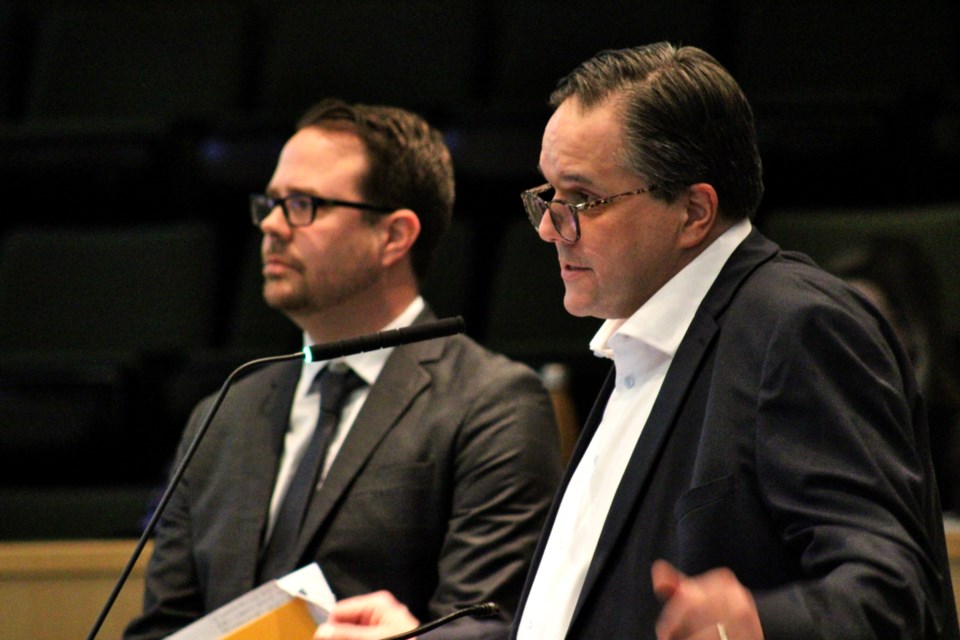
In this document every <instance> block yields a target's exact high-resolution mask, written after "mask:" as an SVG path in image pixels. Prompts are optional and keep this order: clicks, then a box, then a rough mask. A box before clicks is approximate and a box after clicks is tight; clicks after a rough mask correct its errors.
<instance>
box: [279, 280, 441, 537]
mask: <svg viewBox="0 0 960 640" xmlns="http://www.w3.org/2000/svg"><path fill="white" fill-rule="evenodd" d="M424 306H425V304H424V301H423V298H421V297H420V296H417V298H416V299H415V300H414V301H413V302H411V303H410V306H408V307H407V308H406V309H405V310H404V311H403V313H401V314H400V315H399V316H397V317H396V318H394V320H393V321H392V322H391V323H390V324H388V325H387V326H385V327H384V328H383V329H381V331H390V330H393V329H402V328H403V327H408V326H410V325H411V324H413V321H414V320H416V318H417V316H418V315H420V312H421V311H423V308H424ZM303 342H304V346H312V345H313V341H312V340H310V337H309V336H307V334H306V333H304V337H303ZM393 349H394V347H390V348H387V349H378V350H375V351H367V352H364V353H357V354H354V355H350V356H347V357H345V358H342V359H341V360H340V361H341V362H344V363H346V364H347V365H348V366H349V367H350V368H351V369H353V371H354V373H356V374H357V375H358V376H360V378H361V379H362V380H363V381H364V382H366V385H364V386H363V387H361V388H360V389H358V390H356V391H354V392H353V393H352V394H351V395H350V396H349V397H348V398H347V399H346V401H345V402H344V405H343V408H342V409H341V411H340V422H339V424H338V425H337V429H336V431H335V432H334V434H333V438H332V439H331V441H330V446H329V447H328V448H327V456H326V460H325V461H324V464H323V469H322V470H321V472H320V482H321V483H322V482H323V478H324V477H325V476H326V475H327V471H328V470H329V469H330V465H331V463H332V462H333V459H334V458H335V457H336V455H337V452H338V451H340V447H341V446H342V445H343V441H344V440H345V439H346V437H347V434H348V433H349V432H350V428H351V427H352V426H353V421H354V419H356V417H357V414H358V413H360V408H361V407H362V406H363V403H364V401H366V399H367V395H368V394H369V393H370V387H372V386H373V384H374V383H375V382H376V381H377V378H378V377H379V376H380V372H381V371H383V367H384V365H386V363H387V358H389V357H390V354H391V353H393ZM330 362H331V361H328V360H323V361H320V362H304V363H303V366H302V369H301V371H300V381H299V382H298V383H297V389H296V391H295V392H294V394H293V406H292V408H291V409H290V426H289V428H288V429H287V433H286V435H285V436H284V439H283V455H282V457H281V458H280V469H279V471H278V472H277V481H276V484H275V485H274V487H273V497H272V498H271V500H270V522H269V523H268V531H267V536H268V537H269V535H270V533H272V531H273V523H274V520H275V519H276V517H277V511H278V510H279V509H280V504H281V503H282V501H283V496H284V494H285V493H286V491H287V486H288V485H289V484H290V480H291V478H293V474H294V472H295V471H296V469H297V466H298V465H299V464H300V458H302V457H303V453H304V451H306V449H307V445H308V444H309V443H310V439H311V438H312V437H313V432H314V430H315V429H316V427H317V420H319V418H320V390H319V388H318V387H317V385H316V384H314V381H315V380H316V378H317V374H319V373H320V372H321V371H322V370H323V369H324V367H326V366H327V365H328V364H329V363H330Z"/></svg>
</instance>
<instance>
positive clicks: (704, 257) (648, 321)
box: [590, 219, 753, 358]
mask: <svg viewBox="0 0 960 640" xmlns="http://www.w3.org/2000/svg"><path fill="white" fill-rule="evenodd" d="M752 228H753V226H752V225H751V224H750V220H748V219H744V220H741V221H739V222H737V223H736V224H734V225H733V226H732V227H730V228H729V229H727V230H726V231H725V232H724V233H723V234H722V235H721V236H720V237H719V238H717V239H716V240H714V241H713V242H712V243H710V245H709V246H708V247H707V248H706V249H704V250H703V252H702V253H701V254H700V255H698V256H697V257H696V258H694V259H693V260H692V261H691V262H690V264H688V265H687V266H685V267H684V268H683V269H681V270H680V271H679V272H678V273H677V274H676V275H674V276H673V277H672V278H671V279H670V280H668V281H667V283H666V284H664V285H663V286H662V287H660V289H659V290H657V292H656V293H654V294H653V296H651V297H650V299H649V300H647V301H646V302H645V303H644V304H643V306H641V307H640V308H639V309H637V310H636V311H635V312H634V313H633V315H631V316H630V317H629V318H625V319H612V320H607V321H606V322H604V323H603V324H602V325H601V326H600V330H599V331H597V333H596V335H595V336H594V337H593V339H592V340H591V341H590V348H591V349H592V350H593V352H594V353H595V354H596V355H598V356H600V357H604V358H614V354H615V352H616V351H617V349H618V347H620V348H622V346H623V345H624V344H625V343H626V342H629V341H630V340H639V341H640V342H643V343H645V344H647V345H648V346H650V347H652V348H654V349H656V350H657V351H660V352H662V353H664V354H666V355H668V356H669V357H673V355H674V354H675V353H676V352H677V348H678V347H679V346H680V342H681V341H682V340H683V336H684V334H686V332H687V329H688V328H689V326H690V323H691V322H693V317H694V315H696V313H697V309H698V308H699V307H700V303H701V302H703V299H704V298H705V297H706V295H707V292H708V291H709V290H710V287H711V286H712V285H713V282H714V280H716V279H717V276H718V275H719V274H720V270H721V269H722V268H723V265H724V264H725V263H726V262H727V260H728V259H729V258H730V256H731V255H732V254H733V252H734V250H736V248H737V247H738V246H740V243H741V242H743V241H744V239H746V237H747V236H748V235H750V231H751V229H752Z"/></svg>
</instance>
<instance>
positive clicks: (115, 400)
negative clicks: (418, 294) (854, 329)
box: [0, 0, 960, 537]
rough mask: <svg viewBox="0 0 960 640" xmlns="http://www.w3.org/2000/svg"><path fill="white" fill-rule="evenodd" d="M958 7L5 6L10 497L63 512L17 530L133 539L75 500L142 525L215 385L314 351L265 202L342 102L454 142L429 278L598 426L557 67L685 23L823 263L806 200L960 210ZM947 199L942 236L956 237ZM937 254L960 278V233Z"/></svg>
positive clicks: (2, 105)
mask: <svg viewBox="0 0 960 640" xmlns="http://www.w3.org/2000/svg"><path fill="white" fill-rule="evenodd" d="M958 14H960V5H957V4H956V3H955V2H952V1H951V0H931V1H930V2H925V3H920V4H917V3H910V2H907V1H906V0H879V1H874V2H867V1H866V0H853V1H852V2H849V3H842V4H837V3H829V2H824V1H822V0H816V1H815V2H812V3H807V4H805V5H802V6H801V5H796V4H790V3H782V2H774V1H772V0H761V1H758V2H754V1H748V0H737V1H735V2H732V3H721V2H718V1H717V0H681V1H680V2H668V1H666V0H658V1H649V2H641V3H634V4H632V5H628V6H625V5H623V3H620V2H617V1H615V0H601V1H600V2H596V3H582V2H575V1H573V0H557V1H556V2H547V1H545V0H512V1H511V0H496V1H495V2H492V3H490V2H484V1H483V0H465V1H464V2H435V1H434V0H399V1H397V2H391V1H388V0H324V1H323V2H305V1H303V0H299V1H296V2H292V1H283V0H227V1H225V2H223V1H219V0H165V1H160V0H129V1H125V2H120V1H119V0H111V1H110V2H96V1H94V0H6V1H4V2H0V185H2V186H3V187H4V189H3V193H2V195H0V213H2V214H3V215H2V216H0V463H3V464H2V465H0V510H2V512H3V513H7V512H8V508H9V509H12V510H15V511H16V512H18V513H19V512H20V510H22V509H23V508H24V505H29V504H37V505H41V504H42V505H44V506H43V510H44V512H45V513H46V514H47V516H46V517H45V518H46V519H44V520H43V521H42V522H41V521H39V520H38V521H35V522H34V523H32V524H31V523H26V522H17V521H12V522H13V524H12V525H11V526H10V527H7V528H6V530H0V537H30V536H31V531H32V532H33V533H32V535H33V536H34V537H36V536H55V535H57V534H58V532H59V535H63V536H68V537H69V536H71V535H73V536H76V535H79V534H80V533H82V532H87V533H90V532H94V533H95V534H96V535H100V533H102V532H103V531H107V530H114V529H113V528H112V525H110V526H109V527H108V524H107V523H104V522H99V523H98V522H97V521H96V519H95V518H93V519H88V520H87V522H86V524H84V525H83V526H82V527H80V526H79V525H75V526H74V527H73V528H71V527H69V526H65V525H64V526H63V527H62V528H59V527H60V526H61V525H60V521H59V520H58V519H57V518H56V517H53V515H52V514H56V513H61V514H66V513H68V512H69V513H74V510H75V509H81V510H83V511H84V512H85V513H87V509H88V507H81V506H80V505H82V504H84V502H85V501H84V500H83V499H80V498H78V496H79V495H83V496H86V498H89V500H90V503H92V504H94V505H95V504H96V499H97V496H102V497H103V499H104V500H107V501H109V503H110V504H112V505H115V506H116V509H117V511H118V512H122V513H124V514H129V513H130V512H131V511H132V508H131V505H135V504H136V501H137V500H138V499H142V498H143V494H144V491H145V489H144V487H145V483H146V482H154V483H155V482H156V480H155V479H154V478H153V477H151V479H150V480H149V481H148V480H146V476H147V475H151V476H156V474H157V473H158V472H159V470H160V468H161V467H162V466H163V464H164V462H166V461H168V460H169V456H170V455H171V454H172V448H173V443H174V441H175V439H176V437H177V435H178V434H179V431H180V429H181V428H182V425H183V420H185V419H186V414H187V413H188V412H189V410H190V408H191V407H192V406H193V404H194V403H195V402H196V400H198V399H199V398H200V397H201V396H203V395H206V394H208V393H212V392H214V391H216V390H217V389H218V388H219V386H220V385H221V384H222V382H223V380H224V378H225V376H226V375H227V374H228V373H229V372H230V371H231V370H232V369H233V368H234V367H236V366H237V365H239V364H240V363H242V362H244V361H246V360H249V359H252V358H255V357H260V356H263V355H273V354H276V353H282V352H287V351H288V350H295V349H297V348H298V347H299V341H300V335H299V332H298V331H297V330H296V329H295V328H294V327H292V325H291V324H290V323H288V322H287V321H286V319H285V318H283V317H282V316H280V314H278V313H276V312H275V311H273V310H270V309H268V308H267V307H266V305H265V304H264V303H263V301H262V300H261V298H260V266H259V259H258V255H257V243H258V239H257V233H256V230H255V229H253V228H252V227H251V226H250V225H249V222H248V217H247V213H246V198H247V194H248V193H249V192H252V191H259V190H262V189H263V187H264V185H265V184H266V183H267V182H268V180H269V178H270V175H271V173H272V171H273V167H274V164H275V161H276V156H277V154H278V152H279V150H280V148H281V147H282V145H283V143H284V141H285V140H286V138H287V137H288V135H289V134H290V133H291V132H292V130H293V127H294V124H295V121H296V119H297V117H298V116H299V115H300V113H301V112H302V111H303V110H304V109H305V108H306V107H307V106H309V105H310V104H311V103H313V102H314V101H315V100H317V99H319V98H321V97H326V96H331V95H334V96H340V97H343V98H346V99H348V100H361V101H369V102H379V103H390V104H397V105H399V106H405V107H408V108H412V109H415V110H419V111H421V112H422V113H423V114H424V115H425V116H427V117H428V119H430V120H431V121H432V122H434V123H435V124H437V125H438V126H439V127H440V128H441V129H442V130H443V132H444V135H445V139H446V140H447V142H448V144H449V146H450V148H451V152H452V154H453V156H454V162H455V166H456V171H457V185H458V189H457V205H456V216H457V218H458V220H457V222H456V224H455V225H454V226H453V228H452V229H451V233H450V235H449V236H448V237H447V239H446V240H445V242H444V244H443V245H442V246H441V248H440V254H439V259H438V264H437V268H436V269H435V270H434V272H433V273H432V274H431V276H430V277H429V279H428V280H427V282H426V283H425V284H424V290H425V293H426V295H427V297H428V299H429V300H430V301H432V303H433V306H434V308H435V310H436V311H437V312H438V314H439V315H442V316H445V315H455V314H456V315H463V316H464V317H465V318H466V320H467V330H468V333H470V334H471V335H472V336H474V337H476V338H478V339H480V340H481V341H483V342H485V343H487V344H489V345H490V346H492V347H494V348H497V349H499V350H502V351H504V352H506V353H508V354H510V355H512V356H514V357H517V358H520V359H523V360H526V361H527V362H529V363H530V364H531V365H533V366H535V367H541V366H543V365H545V364H548V363H559V364H560V365H562V366H566V367H568V369H566V371H567V372H568V374H569V378H568V379H569V382H570V390H571V391H572V393H573V395H574V399H575V401H576V410H577V411H576V412H577V413H579V414H580V417H583V416H584V415H585V413H586V412H587V411H588V410H589V408H590V402H591V401H592V398H593V397H594V394H595V392H596V389H597V388H598V386H599V382H600V379H602V375H603V372H604V371H605V370H606V364H605V363H604V362H602V361H600V360H598V359H597V358H595V357H594V356H592V355H591V354H590V353H589V351H588V349H587V342H588V341H589V339H590V337H591V336H592V335H593V332H594V331H595V330H596V328H597V327H598V326H599V322H598V321H595V320H590V319H576V318H572V317H570V316H569V315H568V314H566V312H565V310H564V309H563V305H562V296H563V285H562V283H561V281H560V279H559V277H558V274H557V265H556V257H555V251H554V250H553V249H552V248H551V247H549V246H548V245H545V244H544V243H542V242H540V241H539V240H538V239H537V237H536V235H535V234H534V233H533V230H532V229H530V227H529V224H528V223H527V222H526V220H525V219H524V217H523V211H522V207H521V205H520V200H519V197H518V194H519V193H520V191H521V190H522V189H525V188H529V187H532V186H535V184H537V183H538V182H539V181H540V179H539V175H538V172H537V171H536V166H537V161H538V153H539V146H540V135H541V132H542V126H543V124H544V122H545V121H546V118H547V116H548V113H549V110H548V108H547V106H546V100H547V96H548V95H549V93H550V91H551V89H552V88H553V87H554V86H555V83H556V81H557V80H558V79H559V77H560V76H562V75H564V74H565V73H567V72H569V71H570V70H571V69H572V67H573V66H574V65H575V64H576V63H578V62H580V61H582V60H584V59H586V58H587V57H589V56H590V55H592V54H593V53H595V52H596V51H597V50H599V49H602V48H611V47H622V46H630V45H635V44H641V43H644V42H649V41H652V40H656V39H661V38H664V39H669V40H672V41H675V42H679V43H681V44H694V45H699V46H702V47H704V48H706V49H707V50H708V51H710V52H712V53H714V54H715V55H716V56H717V57H718V59H719V60H720V61H721V62H722V63H724V64H725V65H726V66H728V68H730V70H731V71H732V73H733V74H734V76H735V77H737V78H738V79H739V80H740V81H741V82H742V84H743V85H744V87H745V89H746V91H747V93H748V97H749V98H750V99H751V101H752V102H753V103H754V106H755V112H756V116H757V121H758V127H759V131H760V144H761V152H762V153H763V154H764V160H765V167H766V180H767V183H768V197H767V200H766V202H765V205H764V207H763V210H762V211H761V213H760V217H759V218H758V224H759V225H760V226H761V227H763V228H764V229H767V228H769V231H770V233H771V235H773V236H774V237H775V238H776V239H782V238H790V239H789V241H787V240H784V242H785V244H787V243H788V242H789V244H793V243H794V241H796V243H797V245H796V246H797V248H801V249H803V248H806V246H805V244H806V243H807V240H805V239H803V238H805V237H809V238H810V243H811V244H810V246H811V247H813V248H811V249H810V250H811V252H812V253H814V255H815V257H816V253H817V251H818V250H819V249H818V248H817V247H818V246H819V243H820V242H821V241H822V240H823V238H824V237H825V236H824V234H826V237H827V238H828V239H830V238H836V237H840V236H837V234H836V232H835V229H836V227H834V226H831V225H830V224H826V223H825V226H821V225H819V223H812V222H811V220H814V219H816V220H821V219H822V220H826V219H827V218H830V217H831V215H833V214H822V215H817V216H809V215H804V217H803V219H802V220H800V221H799V222H795V223H787V222H785V220H787V218H788V217H789V216H788V213H789V211H797V210H798V209H799V208H801V207H802V208H805V209H818V210H828V209H829V210H834V211H836V208H837V207H838V206H840V205H843V206H847V207H849V208H860V209H864V210H866V211H865V212H864V213H861V214H857V215H856V216H853V218H854V219H855V220H856V222H854V223H847V222H844V223H843V224H844V225H846V224H850V225H851V226H849V227H845V228H849V230H850V233H863V232H864V231H863V229H867V228H872V225H873V223H874V222H877V223H878V224H881V225H883V224H892V225H895V224H900V222H898V220H900V219H901V218H903V217H904V216H906V213H905V212H906V211H907V209H908V208H909V209H910V210H911V211H920V210H922V212H921V213H919V214H917V215H918V216H919V217H920V218H924V219H926V217H927V216H928V213H923V212H929V211H930V210H939V209H940V208H941V207H947V205H943V204H942V203H945V202H946V203H949V202H952V201H955V199H956V194H955V191H956V175H958V173H960V16H958ZM938 215H939V214H938ZM950 215H952V214H949V215H948V216H947V218H946V219H945V220H946V221H944V222H941V223H938V224H942V225H951V224H953V225H954V227H953V228H954V229H956V228H957V225H956V221H955V218H952V217H949V216H950ZM843 217H844V219H847V218H849V217H850V216H848V215H847V214H846V211H844V214H843ZM933 217H936V216H933ZM867 218H869V219H870V222H867V220H866V219H867ZM886 220H889V221H890V222H889V223H888V222H884V221H886ZM791 224H792V225H793V226H791ZM937 228H938V229H946V226H941V227H937ZM781 231H782V232H783V234H787V235H783V234H781ZM157 234H159V236H158V235H157ZM805 234H806V235H805ZM158 237H163V238H165V239H163V240H159V239H158ZM944 237H946V236H945V235H944ZM55 240H56V242H60V243H61V244H60V245H55V244H53V243H54V242H55ZM41 242H42V243H44V244H43V245H42V246H44V247H47V248H40V247H41ZM936 242H937V243H938V244H936V247H935V249H936V250H937V251H939V252H940V253H939V255H940V256H941V263H940V264H941V267H943V266H944V265H945V264H946V262H947V261H948V260H949V259H954V258H955V256H956V249H952V250H951V249H950V247H948V246H946V244H945V242H946V241H945V240H942V239H938V240H937V241H936ZM789 244H788V246H789ZM81 245H82V248H80V247H81ZM168 245H169V246H168ZM958 245H960V243H957V245H953V246H954V247H956V246H958ZM187 246H190V247H192V248H186V247H187ZM177 247H179V248H177ZM170 251H173V252H177V251H179V253H178V254H176V256H175V257H172V258H171V257H169V256H170V254H169V252H170ZM164 255H167V256H168V257H167V258H163V257H162V256H164ZM87 260H90V261H89V262H88V261H87ZM953 262H954V264H955V263H956V260H955V259H954V260H953ZM31 265H32V266H31ZM131 265H134V266H131ZM8 270H9V271H8ZM8 272H9V273H10V274H13V273H14V272H16V275H11V276H7V275H5V274H7V273H8ZM88 280H89V281H90V284H87V281H88ZM111 283H112V285H111ZM956 286H960V285H956ZM111 295H113V296H115V297H114V298H110V296H111ZM949 296H952V300H954V301H956V300H960V291H958V290H957V289H956V288H954V289H952V290H951V292H949V295H948V296H945V297H949ZM137 311H140V312H143V314H142V316H138V315H137V314H136V313H135V312H137ZM86 314H89V315H86ZM956 314H957V315H955V316H953V322H952V324H951V330H952V331H954V332H955V336H956V335H960V311H957V312H956ZM85 318H87V319H85ZM91 348H93V351H91V350H90V349H91ZM75 352H77V353H79V354H80V355H77V354H76V353H75ZM51 363H56V367H54V368H53V369H51V366H50V365H51ZM551 371H554V372H555V371H557V369H552V370H551ZM550 375H553V374H552V373H551V374H550ZM8 399H12V400H13V401H10V402H8ZM30 421H32V422H33V423H34V424H38V425H40V426H39V427H37V428H35V429H32V430H26V429H23V428H22V425H24V424H27V423H28V422H30ZM8 438H12V439H10V440H8ZM17 439H19V440H17ZM104 447H107V448H109V447H115V448H119V449H124V450H126V451H131V452H132V457H131V456H125V455H120V454H110V453H105V452H104V451H103V449H104ZM38 451H43V454H42V455H43V457H42V459H40V462H39V463H37V458H36V457H35V456H36V455H38V454H37V452H38ZM25 452H30V454H29V455H27V453H25ZM21 454H22V455H21ZM88 455H89V456H92V457H91V458H89V460H88V458H87V456H88ZM132 461H136V462H132ZM7 463H9V464H7ZM4 465H6V466H4ZM124 484H126V485H131V486H135V487H137V491H139V494H136V495H134V494H133V493H129V492H126V493H124V492H122V491H120V490H119V489H118V486H120V485H124ZM67 485H69V486H67ZM93 486H97V487H99V488H98V489H97V490H96V491H94V492H92V493H91V492H89V491H87V490H86V489H84V487H93ZM44 487H47V488H48V489H51V490H52V488H53V487H56V488H58V491H59V493H56V494H53V493H50V492H49V491H46V490H45V489H44ZM147 492H148V491H147ZM41 493H42V496H41V495H40V494H41ZM121 493H122V494H123V497H121V496H120V494H121ZM137 496H139V497H137ZM57 505H59V506H57ZM68 507H69V508H68ZM94 508H95V507H94ZM104 510H109V509H106V508H105V509H104ZM125 517H126V516H125ZM127 519H129V518H127ZM64 520H73V521H78V519H77V518H72V517H70V518H68V517H66V516H65V517H64ZM80 520H82V518H81V519H80ZM98 527H99V528H98Z"/></svg>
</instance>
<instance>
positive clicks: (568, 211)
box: [520, 183, 657, 242]
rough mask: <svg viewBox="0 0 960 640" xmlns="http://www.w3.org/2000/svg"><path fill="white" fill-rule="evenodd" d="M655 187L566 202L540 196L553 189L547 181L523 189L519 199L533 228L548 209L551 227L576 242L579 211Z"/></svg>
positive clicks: (536, 226) (578, 227)
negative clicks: (594, 198)
mask: <svg viewBox="0 0 960 640" xmlns="http://www.w3.org/2000/svg"><path fill="white" fill-rule="evenodd" d="M656 188H657V187H656V185H651V186H649V187H644V188H643V189H634V190H633V191H625V192H623V193H618V194H617V195H615V196H609V197H606V198H597V199H596V200H588V201H587V202H580V203H578V204H574V203H573V202H567V201H565V200H544V199H543V198H541V197H540V194H541V193H544V192H545V191H549V190H551V189H553V186H551V185H550V184H549V183H547V184H543V185H540V186H539V187H536V188H534V189H528V190H526V191H524V192H523V193H521V194H520V199H521V200H523V208H524V209H525V210H526V212H527V217H528V218H529V219H530V224H532V225H533V228H534V229H536V230H537V231H539V230H540V222H541V221H542V220H543V215H544V214H545V213H547V212H548V211H549V212H550V222H552V223H553V227H554V229H556V230H557V233H558V234H560V237H561V238H563V239H564V240H566V241H567V242H576V241H577V240H579V239H580V212H581V211H586V210H587V209H592V208H594V207H599V206H600V205H604V204H608V203H610V202H613V201H614V200H619V199H620V198H625V197H626V196H635V195H639V194H641V193H647V192H649V191H653V190H654V189H656Z"/></svg>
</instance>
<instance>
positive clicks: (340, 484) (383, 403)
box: [298, 312, 444, 556]
mask: <svg viewBox="0 0 960 640" xmlns="http://www.w3.org/2000/svg"><path fill="white" fill-rule="evenodd" d="M431 319H433V316H432V314H429V312H427V313H425V314H421V316H420V317H419V318H418V322H420V321H427V320H431ZM443 348H444V342H443V341H441V340H430V341H427V342H421V343H415V344H409V345H405V346H400V347H397V348H396V349H395V350H394V351H393V353H391V354H390V357H389V358H388V359H387V363H386V365H385V366H384V368H383V371H381V372H380V376H379V377H378V378H377V381H376V382H375V383H374V385H373V386H372V387H371V388H370V393H369V395H368V396H367V399H366V401H364V403H363V407H362V408H361V409H360V413H359V414H357V418H356V420H354V423H353V425H352V426H351V428H350V433H349V434H347V437H346V439H345V440H344V442H343V445H342V446H341V447H340V451H338V452H337V455H336V457H335V458H334V460H333V463H332V464H331V465H330V470H329V471H328V473H327V476H326V477H325V478H324V480H323V484H322V485H321V487H320V490H319V491H317V492H316V494H315V495H314V497H313V501H312V502H311V503H310V507H309V510H308V513H307V518H306V520H305V521H304V525H303V527H304V529H303V535H301V537H300V548H299V550H298V553H299V554H300V555H301V556H302V555H303V554H304V553H305V552H306V550H307V548H308V547H309V546H310V544H311V542H312V539H313V538H314V537H315V536H316V534H317V531H318V530H320V529H321V528H322V527H323V525H324V523H325V522H326V520H327V519H328V518H329V517H330V516H331V513H332V512H333V510H334V507H335V506H336V505H337V503H339V502H340V500H341V498H342V497H343V495H344V493H345V492H346V490H347V489H348V487H349V486H350V484H351V483H352V482H353V480H354V479H355V478H356V477H357V475H358V474H359V473H360V472H361V471H362V470H363V467H364V466H365V464H366V462H367V460H368V459H369V458H370V456H371V455H372V454H373V452H374V450H375V449H376V448H377V446H378V445H379V444H380V442H381V441H382V440H383V437H384V436H385V435H386V434H387V433H388V432H389V431H390V430H391V429H392V428H393V427H394V425H396V424H397V423H398V422H399V421H400V419H401V418H402V417H403V415H404V414H405V413H406V412H407V410H408V409H409V407H410V405H411V403H412V402H413V400H414V399H415V398H416V397H417V396H419V395H420V394H421V393H422V392H423V390H424V389H426V388H427V386H428V385H429V384H430V375H429V374H428V373H427V371H426V370H425V369H424V368H423V366H422V363H424V362H428V361H432V360H437V359H439V357H440V356H441V354H442V352H443Z"/></svg>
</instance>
